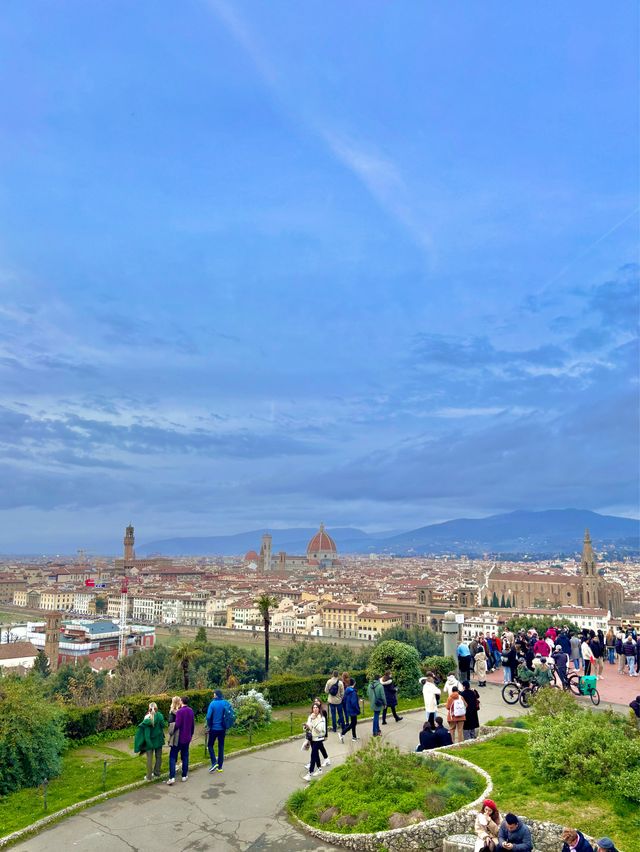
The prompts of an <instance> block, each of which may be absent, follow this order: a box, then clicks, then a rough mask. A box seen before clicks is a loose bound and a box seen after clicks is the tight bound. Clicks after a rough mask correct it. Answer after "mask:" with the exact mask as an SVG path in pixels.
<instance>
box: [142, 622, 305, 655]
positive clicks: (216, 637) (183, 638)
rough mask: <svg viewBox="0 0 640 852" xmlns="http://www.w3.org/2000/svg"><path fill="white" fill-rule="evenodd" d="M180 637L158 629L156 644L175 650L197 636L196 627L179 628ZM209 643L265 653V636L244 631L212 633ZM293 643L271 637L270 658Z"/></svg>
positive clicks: (164, 629)
mask: <svg viewBox="0 0 640 852" xmlns="http://www.w3.org/2000/svg"><path fill="white" fill-rule="evenodd" d="M179 630H180V633H179V635H177V636H176V635H175V634H174V633H171V631H170V630H168V629H167V628H162V627H156V642H157V643H158V644H160V645H169V646H170V647H172V648H174V647H175V646H176V645H180V644H181V643H182V642H188V641H190V640H192V639H193V638H194V637H195V635H196V628H195V627H181V628H179ZM208 635H209V642H211V644H212V645H238V646H239V647H248V648H255V649H256V651H264V636H263V634H262V633H260V634H256V635H255V638H254V634H253V633H249V632H246V631H243V630H236V631H234V633H233V635H226V634H218V633H210V634H208ZM291 645H292V643H291V641H289V640H286V639H276V638H275V637H273V636H270V637H269V650H270V652H271V653H270V656H271V657H272V658H273V659H275V658H276V657H277V656H278V651H280V650H282V649H283V648H289V647H291Z"/></svg>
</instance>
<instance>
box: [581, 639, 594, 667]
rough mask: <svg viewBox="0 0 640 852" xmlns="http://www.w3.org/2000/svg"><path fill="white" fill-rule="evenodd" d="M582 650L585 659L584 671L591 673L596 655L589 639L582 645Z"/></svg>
mask: <svg viewBox="0 0 640 852" xmlns="http://www.w3.org/2000/svg"><path fill="white" fill-rule="evenodd" d="M580 651H581V652H582V659H583V660H584V673H585V675H590V674H591V668H592V666H593V663H594V662H595V655H594V653H593V651H592V650H591V645H590V644H589V642H588V641H587V640H585V641H584V642H583V643H582V645H581V646H580Z"/></svg>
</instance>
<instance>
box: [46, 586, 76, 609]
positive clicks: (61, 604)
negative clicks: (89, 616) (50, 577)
mask: <svg viewBox="0 0 640 852" xmlns="http://www.w3.org/2000/svg"><path fill="white" fill-rule="evenodd" d="M74 594H75V592H74V590H73V589H56V588H52V589H43V591H42V592H41V593H40V609H47V610H52V611H53V610H60V611H61V612H64V611H68V610H72V609H73V596H74Z"/></svg>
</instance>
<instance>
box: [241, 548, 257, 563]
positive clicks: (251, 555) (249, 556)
mask: <svg viewBox="0 0 640 852" xmlns="http://www.w3.org/2000/svg"><path fill="white" fill-rule="evenodd" d="M244 561H245V562H257V561H258V554H257V553H256V552H255V550H250V551H249V552H248V553H245V557H244Z"/></svg>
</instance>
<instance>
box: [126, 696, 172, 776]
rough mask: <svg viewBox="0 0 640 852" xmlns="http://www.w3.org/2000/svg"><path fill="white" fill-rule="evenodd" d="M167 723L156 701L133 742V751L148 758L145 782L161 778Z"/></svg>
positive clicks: (152, 703) (149, 708)
mask: <svg viewBox="0 0 640 852" xmlns="http://www.w3.org/2000/svg"><path fill="white" fill-rule="evenodd" d="M165 727H166V722H165V720H164V716H163V715H162V713H161V712H160V711H159V710H158V705H157V704H156V703H155V701H152V702H151V703H150V704H149V707H148V710H147V712H146V714H145V717H144V719H143V720H142V722H140V724H139V725H138V729H137V730H136V735H135V737H134V741H133V750H134V751H135V752H136V753H137V754H146V756H147V774H146V775H145V776H144V780H145V781H151V780H152V779H153V778H159V777H160V772H161V770H162V747H163V745H164V729H165Z"/></svg>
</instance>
